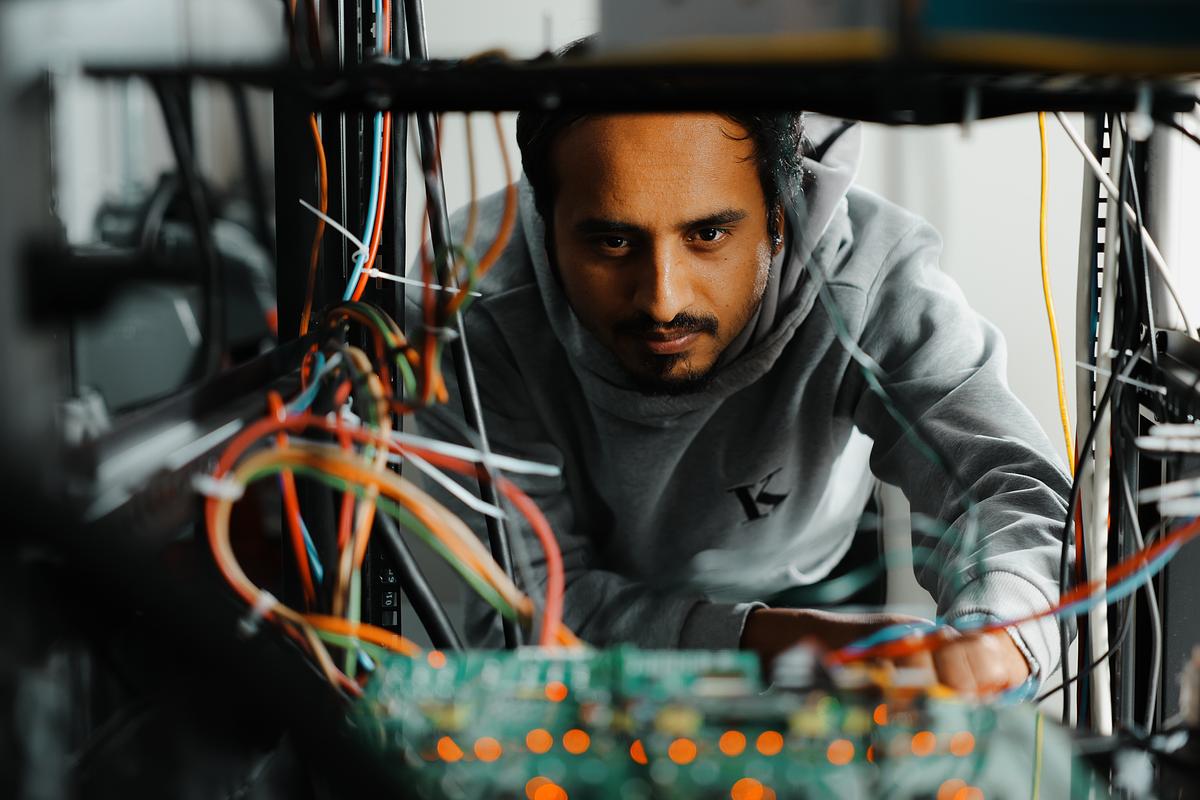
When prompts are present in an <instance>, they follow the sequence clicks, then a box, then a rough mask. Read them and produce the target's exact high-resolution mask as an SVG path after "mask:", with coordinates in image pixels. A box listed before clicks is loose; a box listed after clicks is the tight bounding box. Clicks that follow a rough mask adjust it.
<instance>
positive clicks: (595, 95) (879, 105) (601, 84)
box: [90, 59, 1196, 125]
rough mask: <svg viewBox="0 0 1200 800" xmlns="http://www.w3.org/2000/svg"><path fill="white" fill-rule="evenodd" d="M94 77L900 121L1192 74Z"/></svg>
mask: <svg viewBox="0 0 1200 800" xmlns="http://www.w3.org/2000/svg"><path fill="white" fill-rule="evenodd" d="M90 74H91V75H93V76H95V77H103V78H118V77H127V76H134V75H138V76H144V77H159V78H161V77H174V78H180V77H183V78H199V79H207V80H216V81H226V82H230V81H232V82H241V83H247V84H250V85H254V86H260V87H263V88H269V89H274V90H276V91H283V92H289V93H294V94H296V95H298V96H300V97H301V98H303V99H304V100H305V101H306V102H307V103H309V104H311V105H312V106H313V107H315V108H322V109H327V110H347V109H358V110H362V109H370V110H387V109H391V110H394V111H417V110H424V111H518V110H522V109H562V110H571V111H609V112H617V111H699V110H712V109H714V108H716V109H724V110H730V111H737V110H750V109H753V110H772V109H805V110H809V111H816V112H821V113H824V114H829V115H832V116H838V117H845V118H850V119H861V120H866V121H870V122H881V123H886V124H893V125H936V124H943V123H953V122H962V121H964V120H967V121H970V120H974V119H988V118H993V117H1003V116H1009V115H1013V114H1022V113H1028V112H1034V111H1068V112H1069V111H1080V112H1082V111H1101V110H1103V111H1132V110H1134V109H1136V108H1138V106H1139V99H1140V98H1142V97H1143V95H1144V94H1145V93H1147V92H1148V93H1149V100H1150V108H1149V109H1147V110H1149V111H1151V112H1152V113H1154V114H1155V115H1164V114H1173V113H1180V112H1186V111H1190V110H1191V109H1192V108H1194V107H1195V105H1196V98H1195V94H1194V90H1192V89H1191V88H1190V87H1189V86H1188V84H1187V83H1186V82H1185V79H1184V78H1183V77H1182V76H1181V77H1178V78H1173V77H1163V76H1141V75H1136V74H1116V73H1114V74H1097V73H1087V72H1078V73H1072V72H1031V71H1022V70H1013V69H996V68H991V69H989V68H987V67H982V66H981V67H970V66H946V65H936V64H923V63H919V62H913V61H866V62H864V61H859V62H841V63H824V62H823V63H770V64H766V63H763V64H735V63H728V64H625V63H607V64H601V63H595V62H592V63H572V64H567V63H562V62H558V61H551V60H549V59H545V60H534V61H507V60H500V59H490V60H480V61H474V62H461V61H430V62H423V63H400V62H389V61H379V62H375V63H370V64H365V65H363V66H362V67H359V68H356V69H353V70H347V71H345V72H330V71H314V70H302V69H300V68H296V67H290V66H265V65H257V66H203V65H195V66H189V67H175V68H166V69H164V68H156V67H136V66H128V67H116V66H109V67H98V68H94V69H92V70H90Z"/></svg>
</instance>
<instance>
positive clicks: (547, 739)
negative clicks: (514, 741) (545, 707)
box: [525, 728, 554, 755]
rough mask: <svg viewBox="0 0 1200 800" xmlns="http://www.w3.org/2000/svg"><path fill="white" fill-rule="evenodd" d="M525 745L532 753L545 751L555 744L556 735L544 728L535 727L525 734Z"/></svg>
mask: <svg viewBox="0 0 1200 800" xmlns="http://www.w3.org/2000/svg"><path fill="white" fill-rule="evenodd" d="M525 746H526V747H528V748H529V752H531V753H538V754H539V755H540V754H541V753H545V752H546V751H548V750H549V749H550V748H551V747H553V746H554V737H553V736H551V735H550V731H548V730H545V729H544V728H534V729H533V730H531V731H530V732H529V733H527V734H525Z"/></svg>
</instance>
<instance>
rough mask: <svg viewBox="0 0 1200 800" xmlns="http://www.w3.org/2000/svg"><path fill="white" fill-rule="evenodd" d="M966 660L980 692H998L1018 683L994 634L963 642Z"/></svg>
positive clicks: (1000, 643)
mask: <svg viewBox="0 0 1200 800" xmlns="http://www.w3.org/2000/svg"><path fill="white" fill-rule="evenodd" d="M963 644H964V646H965V648H964V649H965V650H966V654H967V661H969V662H970V664H971V669H972V671H973V672H974V674H975V683H976V684H977V685H978V687H979V691H980V692H999V691H1004V690H1005V689H1008V688H1011V687H1012V686H1014V685H1016V684H1017V683H1019V681H1018V680H1016V675H1015V673H1014V670H1013V669H1012V664H1011V663H1010V662H1009V660H1008V659H1007V658H1006V656H1007V655H1008V653H1007V652H1005V650H1004V649H1003V648H1002V645H1003V644H1004V643H1003V642H1000V641H997V640H996V639H995V637H994V636H980V637H976V638H972V639H969V640H967V641H965V642H963Z"/></svg>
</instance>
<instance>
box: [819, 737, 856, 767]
mask: <svg viewBox="0 0 1200 800" xmlns="http://www.w3.org/2000/svg"><path fill="white" fill-rule="evenodd" d="M825 757H826V758H828V759H829V763H830V764H833V765H834V766H838V767H842V766H845V765H846V764H849V763H850V762H851V761H853V760H854V743H853V742H851V741H850V740H849V739H834V740H833V741H832V742H830V743H829V747H828V748H827V749H826V750H825Z"/></svg>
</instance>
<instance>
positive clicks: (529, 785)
mask: <svg viewBox="0 0 1200 800" xmlns="http://www.w3.org/2000/svg"><path fill="white" fill-rule="evenodd" d="M548 783H551V781H550V779H549V778H544V777H542V776H541V775H535V776H534V777H532V778H530V779H529V780H528V781H527V782H526V783H525V797H527V798H528V800H533V798H534V796H535V795H537V790H538V789H540V788H542V787H543V786H545V785H546V784H548Z"/></svg>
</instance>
